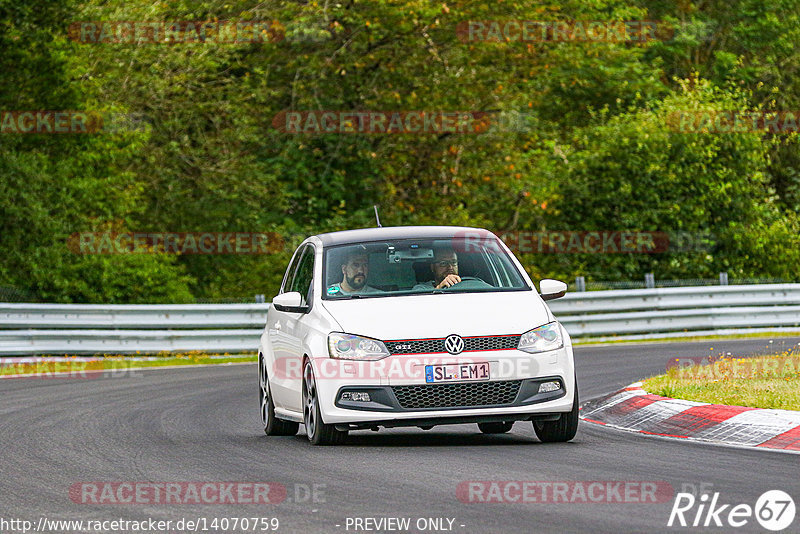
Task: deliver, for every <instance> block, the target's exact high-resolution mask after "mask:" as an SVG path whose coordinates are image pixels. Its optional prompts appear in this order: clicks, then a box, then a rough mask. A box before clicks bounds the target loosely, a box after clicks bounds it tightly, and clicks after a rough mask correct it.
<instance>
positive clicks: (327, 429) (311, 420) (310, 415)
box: [303, 362, 347, 445]
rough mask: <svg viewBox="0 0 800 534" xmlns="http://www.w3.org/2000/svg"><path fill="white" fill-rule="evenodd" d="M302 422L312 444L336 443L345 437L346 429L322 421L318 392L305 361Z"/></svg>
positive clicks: (311, 370)
mask: <svg viewBox="0 0 800 534" xmlns="http://www.w3.org/2000/svg"><path fill="white" fill-rule="evenodd" d="M303 422H304V424H305V425H306V434H307V435H308V441H310V442H311V444H312V445H338V444H340V443H344V441H345V439H347V431H346V430H345V431H341V430H336V427H334V426H333V425H327V424H325V423H324V422H323V421H322V414H321V413H320V409H319V393H318V391H317V383H316V381H315V380H314V368H313V367H311V362H306V366H305V369H303Z"/></svg>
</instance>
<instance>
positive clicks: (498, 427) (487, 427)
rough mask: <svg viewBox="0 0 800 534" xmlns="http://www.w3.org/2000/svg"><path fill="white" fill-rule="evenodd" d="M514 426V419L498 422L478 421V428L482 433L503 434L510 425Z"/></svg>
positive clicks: (509, 428)
mask: <svg viewBox="0 0 800 534" xmlns="http://www.w3.org/2000/svg"><path fill="white" fill-rule="evenodd" d="M512 426H514V421H502V422H500V423H478V428H479V429H480V431H481V432H483V433H484V434H505V433H506V432H508V431H509V430H511V427H512Z"/></svg>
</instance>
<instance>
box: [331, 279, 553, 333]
mask: <svg viewBox="0 0 800 534" xmlns="http://www.w3.org/2000/svg"><path fill="white" fill-rule="evenodd" d="M322 304H323V306H324V307H325V308H326V309H327V310H328V311H329V312H330V313H331V315H333V317H334V318H335V319H336V321H338V322H339V324H340V325H341V326H342V328H343V329H344V331H345V332H347V333H349V334H356V335H362V336H367V337H372V338H376V339H381V340H396V339H423V338H443V337H447V336H448V335H450V334H458V335H460V336H462V337H467V336H489V335H511V334H522V333H523V332H526V331H528V330H530V329H532V328H536V327H537V326H541V325H543V324H545V323H548V322H550V321H552V320H553V319H552V314H551V313H550V311H549V310H548V308H547V306H546V305H545V304H544V302H543V301H542V300H541V299H540V298H539V296H538V295H537V294H536V293H535V292H534V291H532V290H531V291H509V292H493V293H442V294H437V295H407V296H397V297H378V298H365V299H351V300H339V301H335V300H324V301H322Z"/></svg>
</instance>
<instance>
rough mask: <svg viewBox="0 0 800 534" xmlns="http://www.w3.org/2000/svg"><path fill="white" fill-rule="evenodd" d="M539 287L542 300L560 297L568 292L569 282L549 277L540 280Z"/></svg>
mask: <svg viewBox="0 0 800 534" xmlns="http://www.w3.org/2000/svg"><path fill="white" fill-rule="evenodd" d="M539 289H540V292H539V294H540V295H541V296H542V300H553V299H558V298H561V297H563V296H564V295H566V294H567V284H565V283H564V282H561V281H560V280H551V279H549V278H545V279H544V280H542V281H541V282H539Z"/></svg>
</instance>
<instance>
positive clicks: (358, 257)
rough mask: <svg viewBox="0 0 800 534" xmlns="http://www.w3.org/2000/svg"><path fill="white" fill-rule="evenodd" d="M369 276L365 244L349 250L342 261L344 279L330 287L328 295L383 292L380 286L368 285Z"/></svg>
mask: <svg viewBox="0 0 800 534" xmlns="http://www.w3.org/2000/svg"><path fill="white" fill-rule="evenodd" d="M368 276H369V255H368V254H367V249H366V248H364V247H363V246H359V247H355V248H353V249H351V250H350V251H348V252H347V255H346V256H345V259H344V262H343V263H342V281H341V283H339V284H332V285H331V286H330V287H328V295H331V296H342V295H352V294H369V293H381V292H382V291H381V290H380V289H378V288H375V287H372V286H369V285H367V277H368Z"/></svg>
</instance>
